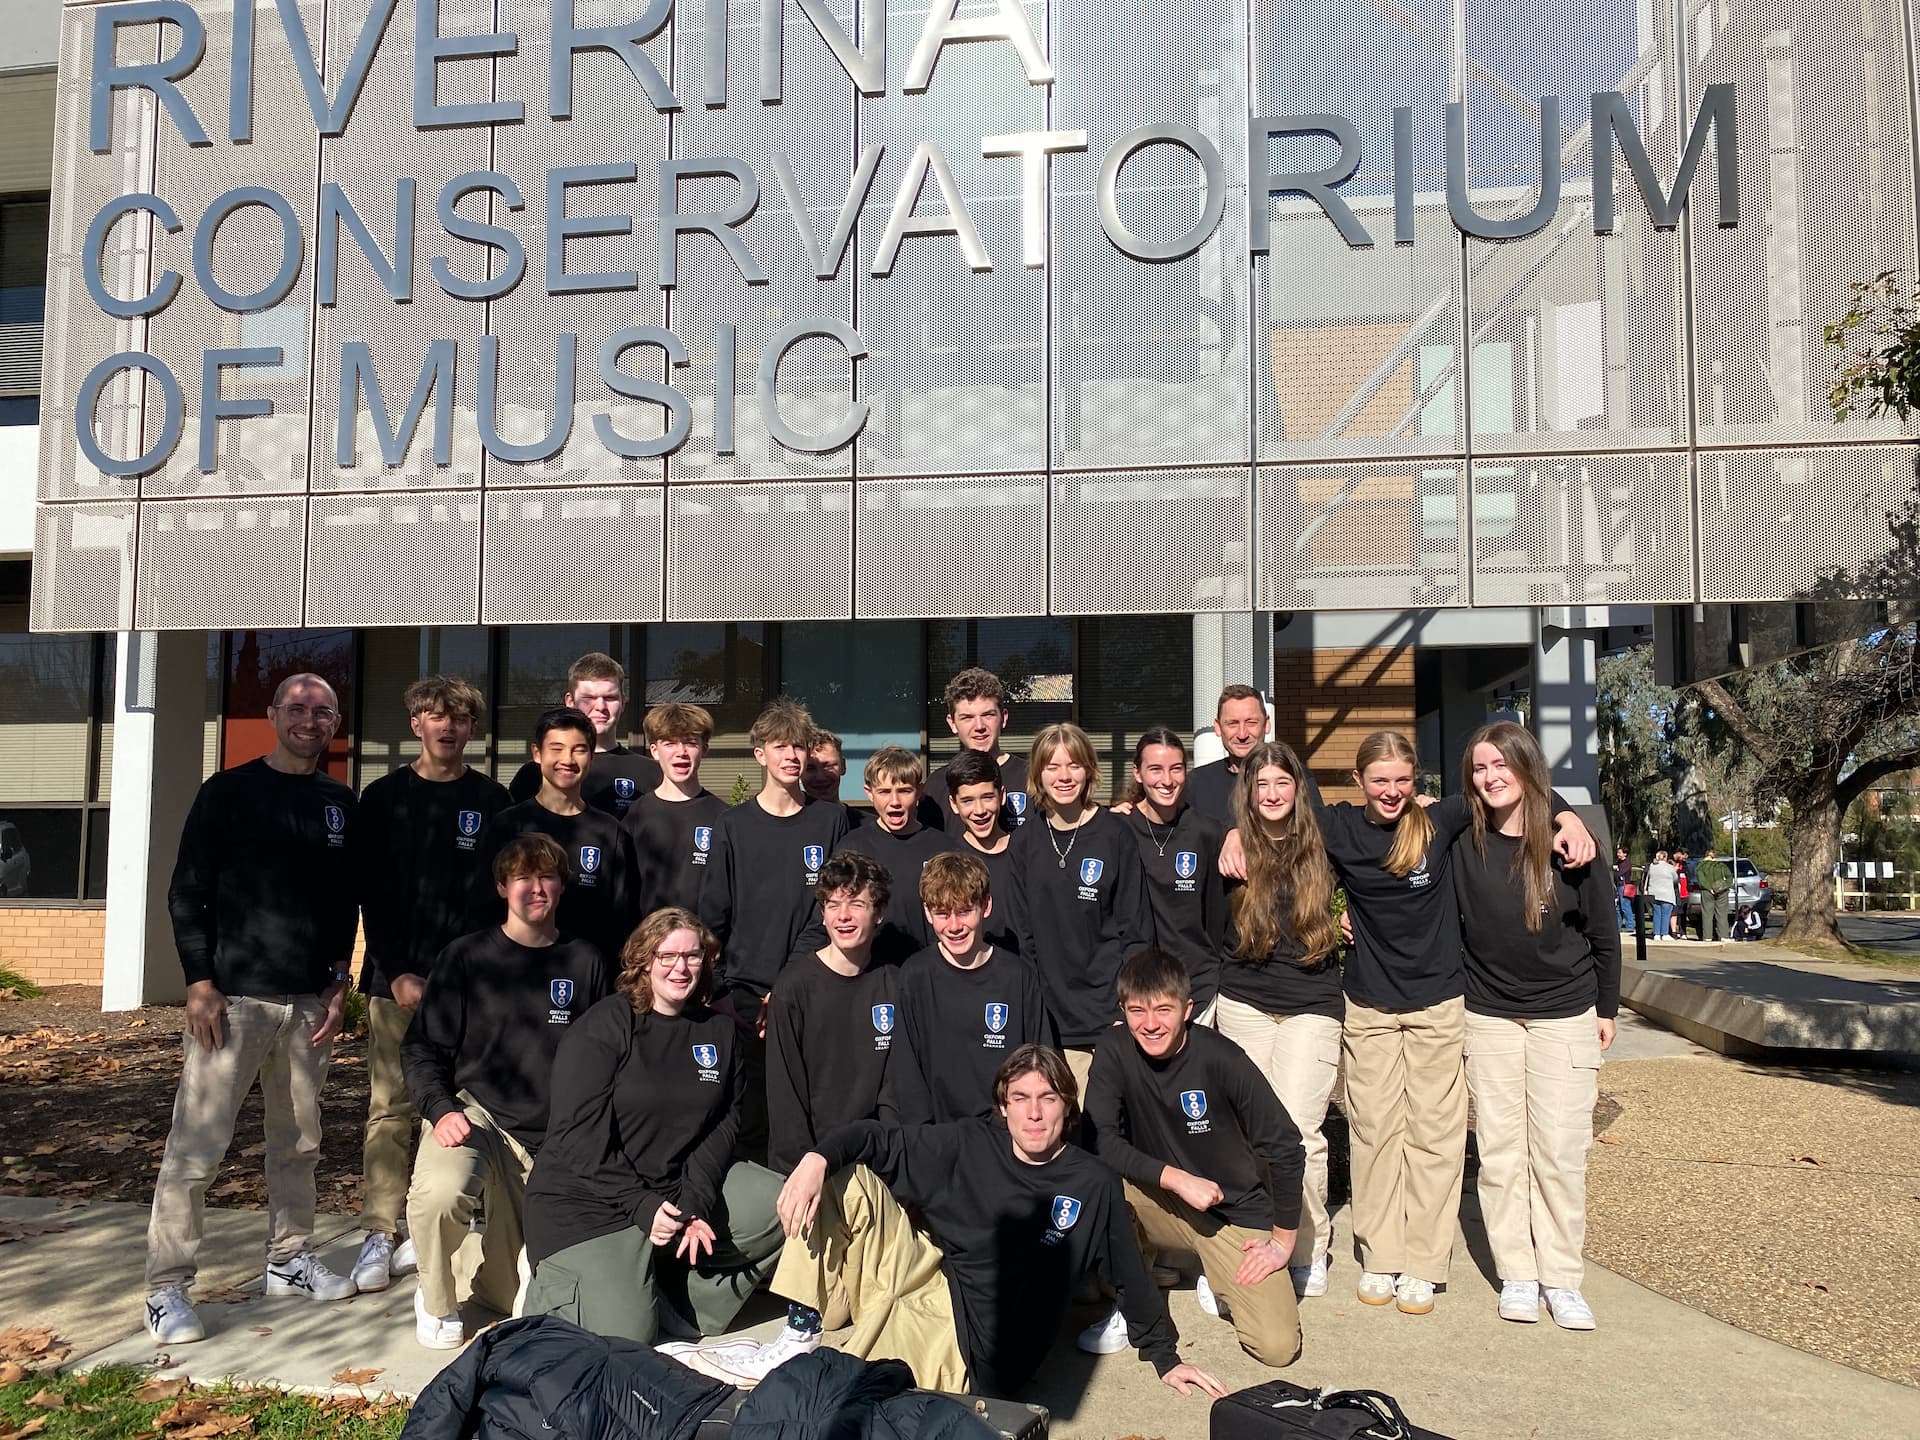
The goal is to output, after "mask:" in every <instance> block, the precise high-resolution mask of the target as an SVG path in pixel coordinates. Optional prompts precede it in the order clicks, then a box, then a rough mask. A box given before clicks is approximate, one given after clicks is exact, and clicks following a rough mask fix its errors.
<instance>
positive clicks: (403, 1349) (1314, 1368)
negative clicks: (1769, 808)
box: [0, 1200, 1920, 1440]
mask: <svg viewBox="0 0 1920 1440" xmlns="http://www.w3.org/2000/svg"><path fill="white" fill-rule="evenodd" d="M1469 1208H1471V1207H1469ZM26 1218H34V1219H52V1220H55V1221H57V1222H67V1223H70V1224H71V1226H72V1228H71V1229H69V1230H66V1231H63V1232H59V1233H54V1234H49V1235H41V1236H34V1237H30V1238H27V1239H23V1240H19V1241H16V1242H14V1243H12V1244H9V1245H6V1246H4V1247H0V1323H4V1324H37V1325H52V1326H53V1327H54V1328H55V1330H56V1331H57V1332H58V1333H59V1334H61V1335H62V1336H63V1337H65V1338H66V1339H67V1340H69V1341H71V1342H73V1343H74V1345H75V1357H76V1359H75V1361H74V1362H73V1363H76V1364H78V1365H81V1366H82V1367H92V1366H96V1365H101V1364H108V1363H124V1364H154V1363H156V1361H159V1363H160V1364H161V1365H162V1373H165V1374H168V1375H187V1376H191V1377H192V1378H193V1379H196V1380H220V1379H229V1378H231V1379H239V1380H250V1381H257V1382H264V1383H272V1384H276V1385H283V1386H288V1387H297V1388H301V1389H307V1390H316V1391H329V1390H347V1391H351V1390H352V1388H353V1387H350V1386H341V1385H338V1384H336V1383H335V1382H334V1381H333V1379H332V1377H333V1376H334V1375H335V1374H336V1373H338V1372H340V1371H342V1370H347V1369H372V1370H376V1371H378V1372H379V1373H378V1374H377V1375H376V1376H375V1377H374V1378H373V1379H372V1380H371V1381H369V1382H368V1384H367V1389H368V1390H369V1391H370V1392H378V1391H384V1390H391V1391H394V1392H396V1393H399V1394H403V1395H412V1394H414V1393H417V1392H418V1390H419V1389H420V1387H421V1386H423V1385H424V1384H426V1382H427V1381H428V1380H430V1379H431V1378H432V1376H433V1375H434V1374H435V1373H436V1372H437V1371H438V1370H439V1368H440V1367H441V1366H442V1365H444V1364H446V1363H447V1361H448V1360H450V1359H451V1358H452V1356H451V1355H450V1354H448V1353H446V1352H439V1351H428V1350H424V1349H422V1348H421V1347H420V1346H419V1345H418V1344H416V1343H415V1341H414V1338H413V1325H412V1299H413V1281H412V1280H411V1279H410V1278H409V1279H405V1280H401V1281H398V1282H396V1284H395V1285H394V1287H393V1289H391V1290H389V1291H387V1292H386V1293H385V1294H382V1295H362V1296H357V1297H355V1298H354V1299H352V1300H347V1301H342V1302H339V1303H336V1304H330V1305H320V1304H316V1303H314V1302H312V1301H307V1300H299V1299H288V1300H268V1299H265V1298H264V1297H261V1296H259V1295H258V1285H259V1274H258V1269H257V1268H256V1267H257V1264H258V1262H257V1261H256V1260H255V1258H254V1257H256V1256H258V1255H259V1253H260V1250H259V1246H260V1242H261V1239H262V1238H263V1232H264V1229H265V1217H264V1216H263V1215H261V1214H259V1213H258V1212H241V1211H226V1212H210V1213H209V1215H208V1237H209V1243H208V1247H207V1254H208V1256H209V1257H210V1258H211V1257H214V1256H224V1257H226V1260H225V1263H224V1264H223V1265H222V1266H220V1267H219V1268H217V1269H216V1268H209V1270H208V1271H207V1272H205V1274H203V1276H202V1281H203V1287H204V1285H205V1284H207V1283H222V1282H232V1281H235V1280H243V1281H244V1283H245V1284H246V1285H247V1286H248V1287H250V1289H251V1291H252V1292H253V1298H251V1299H249V1300H246V1301H244V1302H241V1303H238V1304H203V1305H202V1306H201V1314H202V1315H203V1317H204V1318H205V1320H206V1323H207V1328H208V1332H209V1334H208V1338H207V1339H206V1340H205V1341H203V1342H201V1343H200V1344H196V1345H187V1346H177V1347H174V1348H173V1349H172V1351H171V1353H170V1354H168V1355H166V1356H164V1357H162V1356H156V1353H155V1347H154V1346H153V1344H152V1343H151V1342H150V1341H149V1340H148V1339H147V1338H146V1336H145V1335H144V1333H142V1332H140V1330H139V1320H140V1295H139V1290H140V1283H139V1277H140V1268H141V1267H140V1258H141V1254H142V1249H143V1246H144V1243H145V1233H146V1208H145V1207H144V1206H140V1205H128V1204H92V1205H82V1206H76V1207H73V1208H70V1209H66V1210H63V1211H56V1202H52V1201H39V1200H0V1223H4V1221H5V1220H7V1219H26ZM347 1224H348V1222H344V1221H339V1220H337V1219H336V1220H334V1221H331V1222H330V1223H329V1225H328V1226H327V1227H326V1230H325V1231H323V1233H328V1234H331V1235H332V1236H334V1237H335V1238H334V1239H333V1241H332V1243H331V1244H329V1245H328V1246H326V1247H325V1250H326V1256H327V1259H328V1261H329V1263H331V1264H334V1265H335V1266H336V1268H344V1267H345V1266H346V1265H347V1264H348V1263H349V1262H350V1260H351V1257H352V1254H353V1250H354V1246H355V1244H356V1243H357V1240H358V1233H357V1232H356V1231H352V1230H351V1229H348V1228H345V1227H346V1226H347ZM1337 1233H1338V1234H1339V1235H1340V1237H1341V1240H1342V1241H1343V1242H1344V1241H1345V1239H1346V1237H1347V1234H1348V1231H1347V1227H1346V1224H1345V1217H1344V1216H1340V1217H1338V1226H1337ZM1458 1255H1459V1258H1458V1259H1457V1261H1456V1265H1455V1271H1454V1278H1453V1284H1452V1286H1451V1287H1450V1289H1449V1291H1448V1292H1447V1293H1446V1294H1444V1295H1443V1296H1442V1297H1441V1301H1440V1305H1439V1308H1438V1309H1437V1310H1436V1311H1435V1313H1434V1314H1432V1315H1429V1316H1424V1317H1413V1316H1406V1315H1401V1314H1399V1313H1397V1312H1396V1311H1394V1310H1392V1309H1391V1308H1388V1309H1385V1310H1375V1309H1371V1308H1369V1307H1367V1306H1364V1305H1361V1304H1360V1303H1359V1302H1358V1301H1357V1300H1356V1299H1355V1298H1354V1297H1353V1283H1354V1280H1355V1279H1356V1278H1357V1268H1356V1266H1355V1265H1354V1263H1353V1261H1352V1260H1351V1259H1350V1258H1348V1257H1347V1256H1346V1254H1345V1253H1344V1250H1343V1251H1342V1252H1340V1253H1337V1254H1336V1258H1335V1265H1334V1270H1333V1288H1332V1293H1331V1294H1329V1295H1327V1296H1326V1297H1325V1298H1323V1299H1318V1300H1312V1301H1308V1302H1306V1304H1305V1305H1304V1306H1303V1320H1304V1323H1305V1326H1306V1331H1307V1350H1306V1354H1305V1356H1304V1357H1303V1358H1302V1359H1301V1360H1300V1362H1299V1363H1298V1364H1296V1365H1295V1366H1293V1367H1292V1368H1291V1369H1290V1370H1288V1371H1286V1372H1284V1373H1285V1374H1286V1375H1287V1377H1288V1378H1290V1379H1293V1380H1295V1381H1296V1382H1297V1383H1300V1384H1305V1385H1329V1386H1365V1387H1371V1388H1377V1389H1384V1390H1387V1391H1389V1392H1390V1393H1392V1394H1393V1395H1395V1396H1396V1397H1398V1398H1399V1400H1400V1401H1401V1403H1402V1404H1403V1405H1404V1406H1405V1408H1406V1409H1407V1411H1408V1413H1409V1415H1410V1416H1411V1417H1412V1418H1413V1419H1414V1420H1415V1421H1416V1422H1417V1423H1419V1424H1422V1425H1425V1426H1428V1427H1430V1428H1433V1429H1435V1430H1438V1431H1440V1432H1442V1433H1443V1434H1447V1435H1452V1436H1456V1437H1459V1440H1470V1437H1485V1440H1510V1437H1515V1436H1526V1435H1530V1434H1538V1435H1552V1436H1555V1437H1556V1440H1600V1437H1616V1436H1619V1437H1625V1436H1642V1435H1685V1436H1688V1437H1697V1440H1716V1437H1726V1440H1734V1437H1742V1440H1744V1437H1747V1436H1750V1435H1753V1434H1755V1433H1769V1434H1792V1433H1796V1432H1804V1433H1808V1434H1841V1433H1844V1434H1846V1435H1848V1436H1850V1437H1858V1440H1880V1437H1886V1440H1894V1437H1903V1440H1910V1437H1912V1436H1913V1435H1914V1434H1915V1431H1916V1424H1915V1416H1916V1414H1920V1396H1916V1394H1915V1392H1914V1391H1912V1390H1910V1389H1907V1388H1906V1387H1903V1386H1900V1385H1896V1384H1893V1383H1892V1382H1889V1381H1885V1380H1879V1379H1876V1378H1873V1377H1871V1376H1868V1375H1864V1374H1861V1373H1859V1372H1857V1371H1853V1370H1848V1369H1846V1368H1844V1367H1842V1366H1839V1365H1835V1364H1832V1363H1830V1362H1827V1361H1824V1360H1819V1359H1815V1358H1814V1357H1812V1356H1809V1355H1805V1354H1802V1353H1800V1352H1799V1351H1795V1350H1790V1349H1786V1348H1784V1347H1782V1346H1779V1345H1775V1344H1773V1343H1771V1342H1769V1341H1766V1340H1761V1339H1759V1338H1757V1337H1755V1336H1752V1335H1748V1334H1746V1333H1745V1332H1743V1331H1740V1330H1736V1329H1733V1328H1731V1327H1729V1326H1726V1325H1723V1324H1721V1323H1719V1322H1718V1321H1715V1320H1711V1319H1709V1318H1707V1317H1706V1316H1704V1315H1701V1314H1699V1313H1698V1312H1697V1311H1694V1310H1690V1309H1688V1308H1686V1307H1685V1306H1682V1305H1679V1304H1676V1303H1674V1302H1672V1301H1670V1300H1666V1299H1664V1298H1662V1297H1661V1296H1659V1295H1656V1294H1654V1293H1653V1292H1651V1291H1648V1290H1644V1289H1641V1288H1640V1287H1639V1286H1637V1285H1633V1284H1631V1283H1630V1282H1628V1281H1626V1280H1623V1279H1621V1278H1619V1277H1618V1276H1615V1275H1612V1274H1610V1273H1608V1272H1606V1271H1604V1270H1599V1269H1590V1270H1589V1272H1588V1273H1589V1280H1588V1285H1587V1294H1588V1297H1589V1298H1590V1299H1591V1301H1592V1303H1593V1306H1594V1309H1595V1312H1596V1314H1597V1315H1598V1317H1599V1320H1600V1325H1601V1329H1600V1330H1598V1331H1597V1332H1595V1333H1593V1334H1587V1335H1577V1334H1570V1333H1567V1332H1563V1331H1560V1330H1558V1329H1557V1328H1555V1327H1554V1326H1553V1325H1552V1324H1550V1323H1547V1324H1541V1325H1537V1326H1520V1325H1511V1324H1506V1323H1504V1322H1502V1321H1501V1320H1499V1319H1498V1317H1497V1316H1496V1315H1495V1314H1494V1301H1495V1297H1496V1294H1497V1291H1496V1288H1495V1286H1494V1285H1493V1284H1492V1283H1491V1282H1490V1281H1489V1280H1488V1279H1487V1278H1486V1277H1485V1275H1484V1274H1483V1273H1482V1269H1483V1267H1484V1266H1485V1255H1486V1247H1485V1242H1484V1238H1483V1236H1482V1235H1481V1233H1480V1231H1479V1228H1478V1226H1477V1224H1475V1223H1473V1221H1472V1220H1471V1218H1469V1221H1468V1223H1467V1225H1466V1226H1465V1227H1464V1228H1463V1232H1462V1236H1461V1243H1460V1250H1459V1252H1458ZM1476 1257H1477V1259H1476ZM1171 1300H1172V1307H1173V1314H1174V1318H1175V1320H1176V1321H1177V1322H1178V1324H1179V1326H1180V1329H1181V1333H1182V1343H1181V1353H1182V1355H1183V1356H1184V1357H1185V1358H1187V1359H1190V1360H1192V1361H1193V1362H1194V1363H1196V1364H1198V1365H1200V1366H1201V1367H1202V1368H1204V1369H1208V1370H1211V1371H1212V1372H1213V1373H1214V1374H1216V1375H1217V1376H1219V1378H1220V1379H1221V1380H1222V1381H1223V1382H1224V1383H1225V1384H1226V1385H1227V1386H1228V1388H1229V1389H1238V1388H1240V1387H1242V1386H1247V1385H1253V1384H1258V1383H1259V1382H1260V1381H1262V1380H1263V1379H1267V1378H1270V1377H1271V1375H1272V1373H1273V1372H1269V1371H1265V1370H1263V1369H1262V1368H1261V1367H1259V1366H1257V1365H1255V1364H1254V1363H1253V1362H1252V1361H1251V1360H1249V1359H1247V1358H1246V1357H1245V1356H1244V1355H1242V1354H1241V1353H1240V1351H1239V1349H1238V1347H1237V1345H1236V1344H1235V1343H1234V1339H1233V1332H1232V1329H1231V1327H1230V1326H1228V1325H1227V1324H1225V1323H1224V1322H1222V1321H1219V1320H1214V1319H1209V1318H1208V1317H1206V1316H1204V1315H1202V1314H1201V1313H1200V1311H1199V1310H1198V1308H1197V1307H1196V1306H1195V1304H1194V1301H1193V1294H1192V1291H1191V1289H1185V1288H1183V1289H1181V1290H1179V1291H1176V1292H1174V1294H1173V1295H1172V1297H1171ZM756 1303H757V1304H758V1303H759V1302H756ZM755 1315H757V1316H758V1318H759V1322H760V1323H758V1324H757V1325H755V1326H754V1327H752V1329H753V1333H755V1334H757V1335H760V1336H765V1335H768V1334H770V1333H772V1332H773V1331H774V1330H775V1329H777V1327H778V1324H779V1320H778V1311H777V1308H776V1307H774V1306H773V1305H771V1304H764V1305H762V1306H761V1308H759V1309H758V1310H757V1311H750V1312H749V1316H750V1317H752V1316H755ZM486 1318H487V1317H486V1316H484V1315H483V1314H481V1313H479V1312H470V1313H469V1315H468V1319H469V1322H470V1324H472V1323H477V1322H482V1321H484V1319H486ZM1078 1318H1079V1319H1081V1320H1088V1319H1092V1318H1095V1316H1094V1315H1093V1314H1092V1313H1091V1312H1088V1313H1087V1314H1085V1315H1083V1316H1081V1317H1078ZM1022 1398H1024V1399H1028V1400H1032V1401H1035V1402H1037V1403H1040V1404H1044V1405H1046V1406H1047V1407H1048V1408H1049V1409H1051V1410H1052V1411H1053V1414H1054V1427H1053V1432H1052V1433H1053V1434H1054V1435H1055V1436H1058V1437H1062V1440H1078V1437H1095V1436H1112V1437H1119V1436H1129V1435H1142V1436H1154V1437H1167V1440H1201V1437H1203V1436H1205V1435H1206V1433H1207V1405H1206V1403H1205V1401H1203V1400H1201V1399H1200V1398H1198V1397H1194V1398H1190V1399H1186V1400H1182V1399H1181V1398H1180V1397H1178V1396H1176V1395H1174V1394H1173V1393H1172V1392H1171V1391H1169V1390H1167V1389H1166V1388H1165V1387H1163V1386H1161V1385H1160V1384H1159V1383H1158V1382H1157V1381H1156V1380H1155V1378H1154V1376H1153V1372H1152V1371H1151V1370H1150V1369H1149V1368H1148V1367H1146V1366H1145V1365H1143V1364H1141V1363H1140V1362H1139V1361H1138V1360H1137V1359H1136V1358H1135V1357H1134V1356H1133V1355H1132V1353H1131V1352H1128V1353H1125V1354H1121V1355H1114V1356H1107V1357H1104V1358H1100V1359H1095V1358H1093V1357H1091V1356H1086V1355H1082V1354H1080V1353H1079V1352H1078V1351H1076V1350H1075V1349H1074V1348H1073V1343H1072V1338H1071V1336H1070V1335H1069V1336H1063V1337H1062V1339H1061V1342H1060V1343H1059V1344H1058V1345H1056V1346H1055V1348H1054V1350H1053V1352H1052V1353H1051V1354H1050V1355H1049V1356H1048V1358H1047V1360H1046V1362H1045V1363H1044V1364H1043V1366H1042V1368H1041V1371H1040V1374H1039V1377H1038V1379H1037V1380H1036V1382H1035V1384H1034V1386H1033V1390H1032V1393H1031V1394H1029V1395H1026V1396H1024V1397H1022Z"/></svg>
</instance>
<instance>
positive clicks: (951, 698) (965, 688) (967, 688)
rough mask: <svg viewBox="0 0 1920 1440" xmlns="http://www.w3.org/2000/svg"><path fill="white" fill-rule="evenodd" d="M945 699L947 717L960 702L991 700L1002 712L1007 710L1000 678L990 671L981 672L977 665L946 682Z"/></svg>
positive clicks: (1005, 696) (957, 707)
mask: <svg viewBox="0 0 1920 1440" xmlns="http://www.w3.org/2000/svg"><path fill="white" fill-rule="evenodd" d="M945 698H946V702H947V714H949V715H951V714H953V712H954V711H956V710H958V709H959V708H960V702H961V701H962V700H992V701H994V702H995V703H996V704H998V705H999V707H1000V709H1001V710H1002V711H1003V712H1004V711H1005V710H1006V708H1007V691H1006V687H1005V686H1004V685H1002V684H1001V683H1000V677H999V676H998V675H996V674H994V673H993V672H992V671H991V670H982V669H981V668H980V667H979V666H978V665H975V666H973V667H972V668H970V669H967V670H962V671H961V672H960V673H959V674H958V675H956V676H954V677H953V678H952V679H951V680H949V681H947V693H946V697H945Z"/></svg>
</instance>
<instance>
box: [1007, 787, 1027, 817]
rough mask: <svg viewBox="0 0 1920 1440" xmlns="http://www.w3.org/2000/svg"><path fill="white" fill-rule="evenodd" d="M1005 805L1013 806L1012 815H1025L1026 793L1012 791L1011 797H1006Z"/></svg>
mask: <svg viewBox="0 0 1920 1440" xmlns="http://www.w3.org/2000/svg"><path fill="white" fill-rule="evenodd" d="M1007 803H1008V804H1009V805H1011V806H1013V813H1014V814H1016V815H1025V814H1026V813H1027V792H1026V791H1024V790H1016V791H1014V792H1013V793H1012V794H1011V795H1009V796H1007Z"/></svg>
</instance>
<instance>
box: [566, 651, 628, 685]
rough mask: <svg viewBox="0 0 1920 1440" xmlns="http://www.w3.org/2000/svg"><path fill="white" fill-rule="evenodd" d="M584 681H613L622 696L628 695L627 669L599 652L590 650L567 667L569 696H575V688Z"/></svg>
mask: <svg viewBox="0 0 1920 1440" xmlns="http://www.w3.org/2000/svg"><path fill="white" fill-rule="evenodd" d="M582 680H611V681H613V683H614V684H616V685H618V686H619V687H620V694H621V695H622V696H625V695H626V693H627V672H626V669H625V667H624V666H622V665H621V664H620V662H619V661H618V660H616V659H614V658H613V657H612V656H611V655H606V654H603V653H601V652H600V651H598V650H589V651H588V652H587V653H586V654H584V655H582V656H581V657H580V658H579V659H578V660H576V661H574V662H573V664H571V665H569V666H568V667H567V694H569V695H571V694H573V691H574V687H575V686H577V685H578V684H579V683H580V682H581V681H582Z"/></svg>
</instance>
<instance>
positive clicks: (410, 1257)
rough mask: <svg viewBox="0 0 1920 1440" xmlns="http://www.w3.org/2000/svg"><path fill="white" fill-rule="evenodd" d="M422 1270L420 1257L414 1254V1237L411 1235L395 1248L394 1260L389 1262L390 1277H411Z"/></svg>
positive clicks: (388, 1271)
mask: <svg viewBox="0 0 1920 1440" xmlns="http://www.w3.org/2000/svg"><path fill="white" fill-rule="evenodd" d="M419 1268H420V1257H419V1256H417V1255H415V1254H414V1253H413V1237H412V1236H411V1235H409V1236H408V1237H407V1238H406V1239H404V1240H402V1241H401V1242H400V1243H399V1245H397V1246H395V1247H394V1251H393V1258H392V1259H391V1260H389V1261H388V1262H387V1273H388V1274H389V1275H411V1274H413V1272H414V1271H416V1270H418V1269H419Z"/></svg>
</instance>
